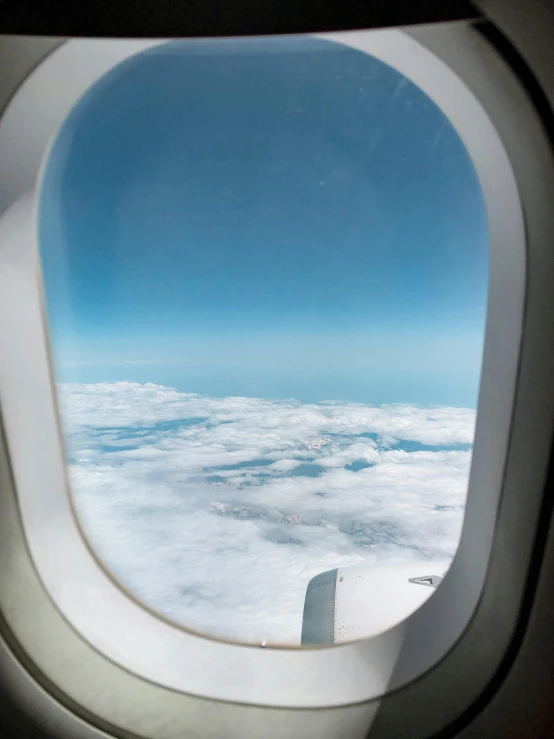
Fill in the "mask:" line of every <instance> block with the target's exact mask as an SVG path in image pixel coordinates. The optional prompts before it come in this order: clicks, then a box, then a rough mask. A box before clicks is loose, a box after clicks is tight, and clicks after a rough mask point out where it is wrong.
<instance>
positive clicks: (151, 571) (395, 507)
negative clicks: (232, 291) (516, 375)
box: [59, 382, 475, 643]
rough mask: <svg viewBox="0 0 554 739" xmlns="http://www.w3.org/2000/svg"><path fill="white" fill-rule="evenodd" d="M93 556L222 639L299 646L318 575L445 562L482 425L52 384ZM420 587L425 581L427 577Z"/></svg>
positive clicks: (446, 411) (464, 419) (467, 419)
mask: <svg viewBox="0 0 554 739" xmlns="http://www.w3.org/2000/svg"><path fill="white" fill-rule="evenodd" d="M59 401H60V406H61V409H62V417H63V421H64V426H65V431H66V437H67V447H68V456H69V463H70V479H71V484H72V489H73V494H74V498H75V502H76V507H77V511H78V514H79V516H80V518H81V521H82V524H83V527H84V529H85V531H86V533H87V535H88V537H89V539H90V542H91V544H92V545H93V547H94V548H95V550H96V551H97V553H98V555H99V557H100V558H101V559H102V560H103V562H104V563H105V565H106V566H107V567H108V569H109V570H110V571H111V572H112V573H113V574H114V576H115V577H116V578H117V579H118V580H119V581H120V582H121V583H122V584H123V585H125V586H126V587H127V588H128V589H129V590H130V591H132V592H133V593H134V594H135V595H136V596H137V597H138V598H140V599H141V600H142V601H143V602H144V603H146V604H147V605H149V606H150V607H151V608H153V609H155V610H157V611H159V612H160V613H162V614H165V615H166V616H169V617H170V618H172V619H174V620H177V621H179V622H181V623H183V624H185V625H187V626H189V627H191V628H194V629H196V630H199V631H204V632H209V633H211V634H214V635H216V636H221V637H224V638H233V639H242V640H247V641H254V642H259V641H261V640H264V639H265V640H267V641H268V642H274V643H275V642H277V643H283V642H284V643H298V642H299V639H300V630H301V625H302V609H303V603H304V594H305V589H306V585H307V583H308V581H309V580H310V578H311V577H313V576H314V575H316V574H318V573H319V572H322V571H324V570H327V569H332V568H334V567H337V566H348V565H354V564H360V563H363V562H367V563H368V564H371V563H372V562H377V561H384V560H386V561H389V562H408V561H421V562H422V563H424V562H427V566H426V567H425V566H424V567H423V569H428V566H429V561H430V560H433V559H436V560H437V561H441V562H443V561H445V560H447V561H448V560H450V559H451V558H452V556H453V555H454V552H455V550H456V547H457V544H458V540H459V536H460V530H461V523H462V518H463V511H464V504H465V497H466V492H467V479H468V474H469V465H470V459H471V451H470V445H471V444H472V441H473V432H474V424H475V411H473V410H471V409H468V408H450V407H443V406H441V407H430V408H420V407H415V406H409V405H390V406H382V407H371V406H367V405H363V404H356V403H344V404H341V403H335V402H329V403H320V404H301V403H299V402H296V401H292V400H291V401H273V400H265V399H261V398H244V397H228V398H211V397H205V396H199V395H195V394H189V393H180V392H177V391H175V390H173V389H171V388H166V387H162V386H159V385H153V384H145V385H141V384H138V383H127V382H118V383H112V384H107V383H98V384H90V385H77V384H61V385H59ZM423 574H426V573H423Z"/></svg>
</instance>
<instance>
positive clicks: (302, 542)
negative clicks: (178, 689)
mask: <svg viewBox="0 0 554 739" xmlns="http://www.w3.org/2000/svg"><path fill="white" fill-rule="evenodd" d="M39 242H40V251H41V261H42V273H43V280H44V289H45V306H46V314H47V319H48V327H49V336H50V342H51V348H52V363H53V368H54V375H55V379H56V382H57V393H58V403H59V409H60V418H61V424H62V427H63V432H64V438H65V449H66V456H67V470H68V480H69V482H70V488H71V495H72V500H73V504H74V508H75V513H76V517H77V520H78V522H79V524H80V526H81V528H82V531H83V534H84V536H85V537H86V539H87V541H88V542H89V545H90V547H91V550H92V551H93V552H94V553H95V556H96V557H97V558H98V560H99V562H100V563H101V564H102V566H103V567H104V568H105V569H106V571H107V572H108V573H109V574H110V575H111V576H112V577H113V578H114V579H115V580H116V581H117V582H118V583H119V584H121V586H122V587H123V588H125V589H126V591H127V592H128V593H129V594H130V595H132V596H133V597H134V598H136V599H137V600H138V601H140V602H141V603H142V604H144V605H145V606H146V607H148V608H150V609H151V610H153V611H155V612H156V613H158V614H159V615H160V616H161V617H164V618H166V619H169V620H171V621H172V622H175V623H178V624H180V625H182V626H184V627H187V628H190V629H192V630H194V631H197V632H201V633H204V634H208V635H210V636H213V637H216V638H221V639H227V640H237V641H241V642H245V643H262V644H276V645H299V644H300V643H301V641H302V642H303V643H314V641H313V640H312V641H311V642H310V639H309V638H308V639H304V638H303V637H302V629H303V616H305V612H304V606H305V599H306V604H307V589H308V594H309V593H310V592H317V593H322V596H321V598H320V599H319V601H318V603H319V605H318V603H316V605H315V606H314V607H316V610H317V608H319V607H320V606H321V607H322V608H324V607H325V604H324V603H323V601H324V600H325V597H327V596H325V593H326V592H327V591H326V586H325V583H326V582H328V581H332V585H333V591H332V595H333V597H334V596H335V595H336V592H338V590H339V588H341V587H342V588H348V593H349V596H348V597H349V598H350V600H347V601H344V602H343V606H342V607H343V610H344V609H345V611H344V613H343V614H342V621H341V624H342V625H341V626H340V628H339V629H338V631H337V633H336V634H335V635H334V641H340V640H349V639H353V638H357V637H359V636H360V635H367V634H368V633H370V632H371V630H373V631H375V630H382V629H384V628H387V627H388V626H391V625H393V623H395V622H397V621H399V620H402V618H404V617H405V616H407V615H408V614H409V612H410V610H414V609H415V608H417V607H418V605H419V604H420V603H421V602H422V601H423V600H424V599H425V598H427V597H428V596H429V595H431V594H432V593H433V592H434V588H435V587H437V586H440V581H441V578H442V577H443V576H444V573H445V572H446V570H447V569H448V567H449V565H450V562H451V560H452V557H453V555H454V553H455V551H456V548H457V544H458V540H459V536H460V531H461V524H462V520H463V514H464V505H465V498H466V492H467V482H468V474H469V467H470V462H471V449H472V442H473V431H474V425H475V416H476V408H477V397H478V388H479V373H480V366H481V354H482V345H483V336H484V323H485V313H486V300H487V279H488V236H487V224H486V214H485V206H484V201H483V197H482V194H481V189H480V185H479V182H478V180H477V176H476V174H475V171H474V168H473V165H472V162H471V160H470V157H469V155H468V153H467V151H466V149H465V147H464V145H463V143H462V141H461V139H460V138H459V136H458V134H457V132H456V130H455V129H454V127H453V126H452V125H451V124H450V122H449V121H448V119H447V118H446V117H445V115H444V114H443V113H442V112H441V110H440V109H439V108H438V107H437V106H436V105H435V104H434V103H433V102H432V101H431V100H430V99H429V98H428V97H427V96H426V95H425V94H424V93H423V92H422V91H421V90H420V89H419V88H417V87H416V86H415V85H414V84H413V83H412V82H410V81H409V80H408V79H407V78H406V77H404V76H402V75H401V74H399V73H398V72H397V71H396V70H394V69H393V68H391V67H389V66H387V65H386V64H384V63H383V62H381V61H379V60H377V59H375V58H372V57H370V56H369V55H367V54H364V53H362V52H360V51H356V50H354V49H351V48H348V47H345V46H342V45H340V44H337V43H332V42H330V41H326V40H322V39H317V38H311V37H291V38H267V39H263V40H254V39H239V40H215V41H206V40H201V41H197V40H195V41H179V42H170V43H164V44H161V45H159V46H156V47H154V48H151V49H149V50H148V51H145V52H142V53H140V54H137V55H135V56H134V57H132V58H130V59H128V60H127V61H125V62H123V63H121V64H119V65H118V66H117V67H115V68H114V69H113V70H112V71H110V72H109V73H108V74H106V75H105V76H104V77H103V78H101V79H100V81H99V82H97V83H96V84H95V85H93V86H92V87H91V88H90V89H89V90H88V91H87V93H86V94H85V95H84V96H83V97H82V98H81V100H80V101H79V102H78V104H77V105H76V106H75V107H74V109H73V110H72V112H71V113H70V115H69V117H68V118H67V119H66V121H65V122H64V124H63V126H62V127H61V129H60V131H59V133H58V135H57V137H56V139H55V141H54V143H53V145H52V148H51V150H50V153H49V158H48V160H47V163H46V166H45V169H44V173H43V179H42V184H41V191H40V200H39ZM330 572H331V573H334V574H332V575H330V576H329V574H328V573H330ZM399 573H400V574H399ZM398 577H400V578H401V581H402V588H401V590H402V593H405V594H406V595H405V598H404V595H402V596H399V595H398V593H399V592H400V590H396V586H395V584H394V583H395V582H396V580H395V578H398ZM360 583H363V585H360ZM309 584H310V587H309V588H308V585H309ZM318 588H319V589H318ZM360 588H361V590H360ZM362 591H363V592H362ZM360 593H361V594H360ZM368 597H369V598H370V600H373V601H375V600H379V602H380V603H381V605H380V613H379V617H378V618H377V619H376V620H375V621H374V622H373V623H372V624H370V623H369V622H370V621H371V618H372V616H371V613H370V612H369V610H371V608H370V607H369V606H368V605H367V601H368ZM314 602H315V601H314ZM322 603H323V605H322ZM348 603H350V604H351V605H350V606H349V605H348ZM399 603H400V606H399V605H398V604H399ZM345 604H346V605H345ZM306 607H307V605H306ZM368 608H369V610H368ZM364 623H365V626H364ZM364 629H365V630H364ZM339 631H340V633H338V632H339ZM314 638H315V643H319V642H318V639H319V641H320V642H321V643H323V642H324V641H325V640H324V639H323V638H321V639H320V638H319V637H314ZM331 641H333V639H332V640H331Z"/></svg>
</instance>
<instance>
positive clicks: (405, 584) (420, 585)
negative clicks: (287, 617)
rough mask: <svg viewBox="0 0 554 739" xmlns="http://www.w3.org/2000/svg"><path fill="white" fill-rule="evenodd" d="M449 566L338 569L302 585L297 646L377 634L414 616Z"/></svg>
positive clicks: (444, 563) (377, 565) (383, 565)
mask: <svg viewBox="0 0 554 739" xmlns="http://www.w3.org/2000/svg"><path fill="white" fill-rule="evenodd" d="M449 566H450V562H447V561H441V562H437V561H435V560H433V561H432V562H429V563H428V564H427V563H421V562H411V563H390V564H389V563H375V564H371V565H367V564H363V565H355V566H354V567H338V568H336V569H334V570H329V571H327V572H322V573H321V574H319V575H316V576H315V577H313V578H312V579H311V580H310V582H309V583H308V587H307V589H306V597H305V600H304V615H303V619H302V637H301V644H302V645H304V646H309V645H311V646H315V645H320V646H322V645H328V644H338V643H341V642H347V641H354V640H356V639H366V638H368V637H370V636H374V635H375V634H379V633H382V632H383V631H386V630H387V629H390V628H392V627H393V626H395V625H396V624H398V623H400V622H401V621H403V620H404V619H405V618H407V617H408V616H409V615H410V614H412V613H413V612H414V611H416V610H417V609H418V608H419V607H420V606H421V605H423V603H424V602H425V601H426V600H427V599H428V598H429V597H430V596H431V595H432V594H433V593H434V591H435V589H436V588H437V587H438V586H439V585H440V583H441V582H442V579H443V577H444V575H445V574H446V571H447V570H448V568H449Z"/></svg>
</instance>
